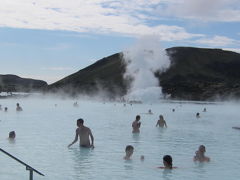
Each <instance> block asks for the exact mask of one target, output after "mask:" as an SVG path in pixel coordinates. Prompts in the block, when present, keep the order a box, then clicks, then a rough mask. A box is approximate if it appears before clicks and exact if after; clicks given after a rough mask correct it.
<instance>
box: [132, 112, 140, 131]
mask: <svg viewBox="0 0 240 180" xmlns="http://www.w3.org/2000/svg"><path fill="white" fill-rule="evenodd" d="M139 121H140V116H139V115H137V116H136V119H135V121H133V123H132V128H133V130H132V133H140V130H139V128H140V126H141V122H139Z"/></svg>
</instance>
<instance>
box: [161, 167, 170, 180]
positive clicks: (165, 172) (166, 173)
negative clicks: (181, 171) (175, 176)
mask: <svg viewBox="0 0 240 180" xmlns="http://www.w3.org/2000/svg"><path fill="white" fill-rule="evenodd" d="M162 177H163V179H165V180H170V179H171V177H172V170H171V169H164V170H163V174H162Z"/></svg>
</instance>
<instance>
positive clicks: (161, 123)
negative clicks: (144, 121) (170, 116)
mask: <svg viewBox="0 0 240 180" xmlns="http://www.w3.org/2000/svg"><path fill="white" fill-rule="evenodd" d="M157 126H159V127H162V128H163V127H164V126H165V127H167V123H166V121H165V120H164V118H163V115H160V116H159V120H158V121H157V124H156V127H157Z"/></svg>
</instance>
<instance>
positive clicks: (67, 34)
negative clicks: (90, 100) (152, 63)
mask: <svg viewBox="0 0 240 180" xmlns="http://www.w3.org/2000/svg"><path fill="white" fill-rule="evenodd" d="M146 35H151V36H152V35H154V36H157V37H158V38H159V39H160V40H161V42H162V46H163V47H164V48H169V47H173V46H194V47H207V48H222V49H227V50H232V51H236V52H240V3H239V0H67V1H66V0H0V63H1V65H0V74H16V75H19V76H21V77H27V78H36V79H42V80H45V81H47V82H48V83H52V82H55V81H57V80H59V79H61V78H63V77H65V76H66V75H69V74H71V73H74V72H76V71H78V70H80V69H82V68H84V67H86V66H88V65H90V64H92V63H93V62H95V61H96V60H99V59H101V58H103V57H106V56H109V55H111V54H113V53H117V52H120V51H122V50H124V49H126V48H127V47H129V46H130V45H131V44H133V43H134V41H135V40H136V39H138V38H139V37H142V36H146Z"/></svg>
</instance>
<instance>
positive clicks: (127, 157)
mask: <svg viewBox="0 0 240 180" xmlns="http://www.w3.org/2000/svg"><path fill="white" fill-rule="evenodd" d="M133 151H134V147H133V146H132V145H127V146H126V148H125V152H126V155H125V156H124V157H123V159H125V160H130V159H131V156H132V154H133Z"/></svg>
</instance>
